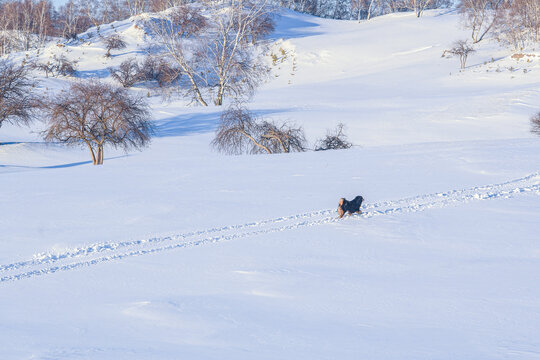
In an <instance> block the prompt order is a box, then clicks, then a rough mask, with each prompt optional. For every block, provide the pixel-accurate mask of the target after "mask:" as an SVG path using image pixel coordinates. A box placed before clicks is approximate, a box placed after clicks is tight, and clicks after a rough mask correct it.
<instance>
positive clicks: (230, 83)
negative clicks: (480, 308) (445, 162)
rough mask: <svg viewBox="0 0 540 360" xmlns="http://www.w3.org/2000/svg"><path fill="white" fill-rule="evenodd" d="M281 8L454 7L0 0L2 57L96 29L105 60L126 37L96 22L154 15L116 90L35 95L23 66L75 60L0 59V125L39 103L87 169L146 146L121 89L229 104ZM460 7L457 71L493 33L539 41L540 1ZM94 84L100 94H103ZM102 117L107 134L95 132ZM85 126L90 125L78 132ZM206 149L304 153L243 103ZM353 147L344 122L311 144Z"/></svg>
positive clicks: (371, 11) (142, 123)
mask: <svg viewBox="0 0 540 360" xmlns="http://www.w3.org/2000/svg"><path fill="white" fill-rule="evenodd" d="M277 6H284V7H288V8H291V9H295V10H298V11H302V12H307V13H310V14H315V15H319V16H324V17H332V18H337V19H358V20H363V19H365V20H369V19H370V18H372V17H374V16H378V15H383V14H388V13H393V12H404V11H412V12H414V13H415V15H416V16H417V17H421V16H422V14H423V12H424V11H425V10H427V9H432V8H440V7H448V6H450V2H449V1H447V0H332V1H324V0H279V1H277V2H276V1H271V0H228V1H226V2H214V1H204V2H200V3H198V2H197V3H191V2H190V1H188V2H185V1H180V0H101V1H90V0H69V1H68V2H67V3H66V4H65V5H63V6H61V7H59V8H58V9H55V8H54V7H53V5H52V3H51V2H50V1H49V0H39V1H37V0H10V1H3V2H0V55H4V56H5V55H7V54H9V53H11V52H16V51H28V50H30V49H32V48H40V47H42V46H43V45H44V44H45V43H46V42H47V41H49V40H51V39H55V38H56V39H58V38H64V39H77V34H80V33H82V32H84V31H85V30H87V29H88V28H89V27H91V26H98V35H99V39H100V41H101V42H102V43H103V44H104V46H105V49H106V53H105V54H104V55H105V57H106V58H110V57H113V56H115V53H116V51H119V50H121V49H123V48H125V47H126V46H127V43H126V41H125V40H124V39H123V38H122V36H121V35H120V34H117V33H113V34H108V35H106V36H102V35H101V34H99V26H100V25H103V24H106V23H110V22H112V21H116V20H122V19H126V18H128V17H130V16H134V15H138V14H141V13H144V12H153V14H152V15H151V16H149V17H148V18H147V20H146V21H145V24H144V26H145V27H146V30H145V31H147V32H148V33H147V34H148V35H151V36H150V37H149V38H151V39H152V41H153V43H152V45H151V46H152V47H153V51H151V52H149V54H148V56H147V57H146V58H144V60H142V61H141V60H139V59H137V58H128V59H126V60H124V61H123V62H122V63H121V64H120V65H119V66H116V67H109V68H108V70H109V73H110V75H111V77H112V78H113V79H114V80H116V82H117V83H118V85H119V86H121V87H118V88H116V87H111V86H109V85H104V84H103V83H99V82H96V81H93V80H80V81H79V82H77V83H76V84H75V85H72V87H71V88H69V89H66V91H65V92H63V93H61V94H60V95H59V96H56V97H50V98H48V99H46V100H43V99H41V100H40V99H38V98H37V97H36V95H35V94H34V91H33V90H34V88H35V86H36V82H35V81H34V80H31V78H32V77H31V76H30V75H29V72H30V71H32V70H37V71H40V72H42V73H43V74H44V75H45V77H47V78H48V77H49V76H52V77H58V76H75V75H76V72H77V61H76V60H70V59H68V58H67V57H65V56H64V55H59V56H56V55H55V56H54V57H52V58H51V59H50V60H49V61H47V62H37V63H36V62H31V61H30V62H27V63H26V62H25V63H23V64H21V65H15V64H13V63H11V62H9V61H2V62H1V63H0V72H1V74H0V105H1V110H0V126H1V125H2V123H3V122H10V123H13V124H28V123H29V122H30V121H32V120H33V119H34V118H35V114H36V109H37V108H40V109H41V111H42V112H43V113H45V114H46V117H47V118H48V119H49V121H50V128H49V130H48V131H47V132H46V133H45V134H44V136H45V138H46V140H49V141H58V142H63V143H66V144H70V145H71V144H76V143H85V144H86V145H87V146H88V147H89V149H90V152H91V154H92V159H93V163H94V164H101V163H103V151H104V150H103V148H104V146H105V145H111V146H113V147H122V148H125V149H129V148H135V149H140V148H143V147H144V146H146V144H148V141H149V139H150V135H151V131H150V130H151V127H150V126H149V123H148V122H147V121H148V119H149V111H148V108H147V105H146V104H145V103H144V101H142V99H140V98H137V99H135V98H132V97H131V96H130V95H129V93H128V92H127V90H126V89H128V88H130V87H132V86H134V85H136V84H138V83H147V82H154V83H155V84H157V88H158V89H161V91H162V92H163V93H164V94H165V93H167V92H168V93H170V92H171V91H173V90H174V92H175V93H178V94H180V95H181V96H183V97H184V98H187V99H188V100H190V101H191V102H192V103H194V104H198V105H201V106H209V105H215V106H221V105H223V104H224V102H225V101H226V100H230V101H231V102H233V103H239V102H240V103H246V102H247V101H249V99H250V98H251V96H252V95H253V94H254V92H255V90H256V89H257V87H258V86H259V85H260V84H261V83H262V82H264V81H265V80H266V79H267V78H268V77H269V73H270V68H269V66H268V65H267V62H266V61H265V59H264V56H263V55H264V52H265V51H264V50H265V43H264V38H265V37H266V36H267V35H268V34H270V33H271V32H272V31H273V30H274V27H275V23H274V18H273V16H274V14H275V12H276V7H277ZM457 9H458V11H459V13H460V14H461V16H462V19H463V26H465V27H466V28H467V29H469V30H470V39H467V40H457V41H456V42H455V43H454V44H453V47H452V48H451V49H448V50H446V51H445V53H449V54H452V55H456V56H458V57H459V59H460V67H461V69H464V68H465V67H466V62H467V57H468V56H469V54H471V53H472V52H474V51H475V46H478V45H477V44H479V43H480V42H482V41H485V39H488V38H491V39H496V40H497V41H499V42H500V43H501V44H504V45H506V46H508V47H511V48H512V49H521V48H523V47H525V46H526V45H527V44H528V43H538V42H539V41H540V4H539V2H538V0H460V1H459V3H458V4H457ZM469 41H471V43H469ZM443 55H444V54H443ZM104 61H109V60H104ZM274 62H275V59H274ZM99 91H102V92H103V93H102V94H99ZM67 94H70V95H71V97H70V96H68V95H67ZM73 94H77V96H79V97H80V98H81V99H86V101H92V102H95V103H98V104H104V103H107V109H108V110H107V111H109V112H112V113H107V114H105V112H102V113H101V114H97V113H95V110H94V109H90V108H88V109H86V108H85V107H84V106H85V105H84V104H83V103H80V102H78V100H79V99H73V98H72V97H73ZM53 99H55V100H53ZM102 110H103V111H105V108H103V107H102ZM90 113H91V114H92V115H91V116H90V115H88V114H90ZM115 116H116V117H117V119H116V120H115V121H120V120H121V121H120V122H115V123H114V124H110V123H109V121H110V119H112V118H114V117H115ZM537 118H538V116H536V118H533V119H532V120H531V121H532V123H533V132H535V133H538V132H539V130H538V126H539V125H538V119H537ZM89 124H90V125H89ZM97 124H99V127H100V128H102V130H103V131H104V132H103V133H99V134H98V133H96V132H94V130H95V126H98V125H97ZM75 129H78V130H75ZM83 129H91V131H89V132H88V133H83V132H82V131H83ZM70 131H71V132H70ZM85 131H86V130H85ZM121 132H123V133H121ZM212 145H213V146H214V148H215V149H217V150H218V151H220V152H223V153H227V154H240V153H288V152H293V151H305V150H306V149H307V146H306V139H305V136H304V133H303V130H302V128H301V127H295V126H292V125H290V124H288V123H285V122H281V123H278V122H273V121H270V120H265V119H258V118H256V116H255V115H254V114H253V113H251V112H249V111H248V110H247V108H245V107H243V106H233V107H229V108H228V109H226V110H224V111H223V114H222V116H221V122H220V125H219V128H218V130H217V132H216V138H215V139H214V141H213V143H212ZM351 146H352V144H351V143H349V142H348V140H347V137H346V134H345V132H344V126H343V125H342V124H340V125H339V126H338V127H337V128H336V129H335V130H334V131H329V132H328V133H327V135H326V137H325V138H323V139H320V140H319V141H318V142H317V143H316V144H315V149H316V150H330V149H347V148H349V147H351Z"/></svg>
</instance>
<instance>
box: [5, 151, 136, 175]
mask: <svg viewBox="0 0 540 360" xmlns="http://www.w3.org/2000/svg"><path fill="white" fill-rule="evenodd" d="M127 156H129V155H120V156H113V157H105V159H104V161H107V160H114V159H120V158H124V157H127ZM88 164H92V160H88V161H79V162H73V163H67V164H59V165H49V166H28V165H2V164H0V169H2V170H3V169H7V170H9V169H13V170H15V171H0V174H6V173H11V172H16V170H36V169H62V168H70V167H75V166H81V165H88Z"/></svg>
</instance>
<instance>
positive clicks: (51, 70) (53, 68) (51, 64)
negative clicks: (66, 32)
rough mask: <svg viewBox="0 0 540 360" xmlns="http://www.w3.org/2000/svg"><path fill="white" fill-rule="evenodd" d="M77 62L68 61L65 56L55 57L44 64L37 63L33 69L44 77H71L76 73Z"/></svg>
mask: <svg viewBox="0 0 540 360" xmlns="http://www.w3.org/2000/svg"><path fill="white" fill-rule="evenodd" d="M77 63H78V62H77V61H76V60H69V59H68V58H66V56H65V55H63V54H62V55H60V56H56V55H54V56H53V58H52V59H51V60H49V61H47V62H46V63H37V64H35V65H34V66H33V67H34V68H35V69H37V70H40V71H43V72H44V73H45V76H46V77H49V74H50V75H52V76H54V77H57V76H59V75H62V76H73V75H74V74H75V73H76V72H77Z"/></svg>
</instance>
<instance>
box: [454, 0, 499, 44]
mask: <svg viewBox="0 0 540 360" xmlns="http://www.w3.org/2000/svg"><path fill="white" fill-rule="evenodd" d="M504 1H505V0H460V2H459V3H458V10H459V12H460V13H461V15H462V17H463V19H464V21H465V26H466V27H467V28H469V29H471V38H472V40H473V44H476V43H477V42H480V41H482V39H484V37H485V36H486V34H487V33H488V32H489V31H490V30H491V29H492V28H493V26H494V25H495V23H496V22H497V19H498V17H499V16H500V15H501V14H500V11H499V10H500V7H501V5H502V4H503V3H504Z"/></svg>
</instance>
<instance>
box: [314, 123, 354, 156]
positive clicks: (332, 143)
mask: <svg viewBox="0 0 540 360" xmlns="http://www.w3.org/2000/svg"><path fill="white" fill-rule="evenodd" d="M344 128H345V125H344V124H341V123H340V124H338V126H337V127H336V128H335V129H334V130H328V131H327V132H326V136H325V137H324V138H323V139H319V140H318V141H317V143H316V145H315V151H324V150H338V149H349V148H351V147H352V146H353V144H351V143H350V142H349V141H347V135H345V132H344Z"/></svg>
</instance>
